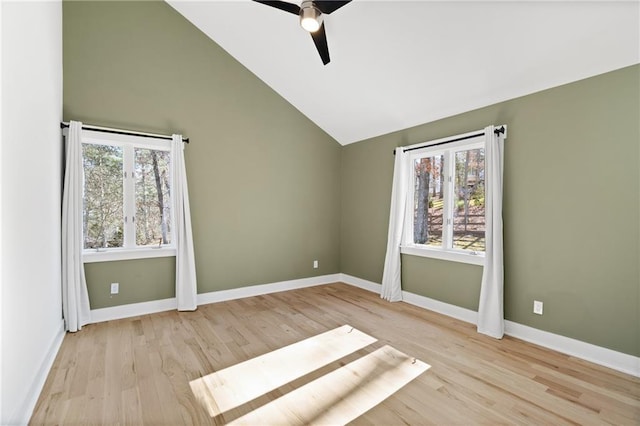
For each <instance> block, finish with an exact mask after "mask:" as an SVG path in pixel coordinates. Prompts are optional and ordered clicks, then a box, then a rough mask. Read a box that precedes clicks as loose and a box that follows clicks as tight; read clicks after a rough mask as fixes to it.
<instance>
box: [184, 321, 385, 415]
mask: <svg viewBox="0 0 640 426" xmlns="http://www.w3.org/2000/svg"><path fill="white" fill-rule="evenodd" d="M375 341H376V339H374V338H373V337H371V336H369V335H367V334H365V333H362V332H361V331H358V330H356V329H354V328H353V327H351V326H348V325H344V326H342V327H339V328H336V329H334V330H331V331H327V332H326V333H322V334H319V335H317V336H314V337H310V338H308V339H305V340H302V341H300V342H297V343H294V344H292V345H289V346H285V347H283V348H280V349H277V350H275V351H272V352H269V353H266V354H264V355H260V356H258V357H255V358H252V359H250V360H247V361H244V362H241V363H239V364H236V365H233V366H231V367H228V368H225V369H224V370H220V371H217V372H215V373H212V374H209V375H207V376H204V377H202V378H200V379H196V380H193V381H191V382H190V385H191V390H192V391H193V393H194V394H195V396H196V397H197V398H198V399H199V400H200V402H201V403H202V404H203V405H204V406H205V407H206V408H207V410H208V412H209V415H210V416H211V417H214V416H217V415H219V414H222V413H224V412H226V411H228V410H231V409H233V408H236V407H238V406H240V405H242V404H245V403H247V402H249V401H251V400H253V399H255V398H257V397H259V396H261V395H264V394H266V393H268V392H270V391H272V390H274V389H277V388H279V387H281V386H282V385H285V384H287V383H289V382H291V381H293V380H296V379H297V378H299V377H303V376H305V375H307V374H309V373H311V372H312V371H315V370H317V369H318V368H321V367H324V366H325V365H327V364H330V363H332V362H334V361H337V360H339V359H340V358H342V357H345V356H347V355H349V354H351V353H353V352H355V351H357V350H359V349H362V348H364V347H365V346H368V345H370V344H371V343H374V342H375Z"/></svg>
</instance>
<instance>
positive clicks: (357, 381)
mask: <svg viewBox="0 0 640 426" xmlns="http://www.w3.org/2000/svg"><path fill="white" fill-rule="evenodd" d="M376 341H377V340H376V339H375V338H373V337H371V336H369V335H367V334H365V333H362V332H361V331H358V330H356V329H354V328H352V327H350V326H348V325H345V326H342V327H339V328H336V329H334V330H331V331H328V332H326V333H322V334H319V335H317V336H314V337H311V338H309V339H305V340H302V341H300V342H297V343H294V344H292V345H289V346H285V347H283V348H280V349H277V350H275V351H273V352H269V353H267V354H264V355H260V356H258V357H256V358H253V359H250V360H247V361H245V362H242V363H239V364H236V365H234V366H231V367H228V368H226V369H224V370H220V371H217V372H215V373H212V374H209V375H207V376H204V377H202V378H200V379H196V380H193V381H191V382H190V385H191V389H192V391H193V393H194V394H195V396H196V398H197V399H198V400H199V401H200V403H201V404H202V405H203V406H204V407H205V408H206V409H207V410H208V412H209V415H210V416H211V417H216V416H219V415H221V414H224V413H225V412H228V411H230V410H233V409H234V408H237V407H240V406H242V405H245V404H247V403H249V402H251V401H253V400H255V399H257V398H259V397H260V396H263V395H265V394H267V393H268V392H271V391H273V390H275V389H278V388H280V387H282V386H283V385H285V384H287V383H291V382H293V381H295V380H296V379H299V378H302V377H304V376H306V375H308V374H309V373H312V372H313V371H316V370H318V369H320V368H322V367H324V366H327V365H329V364H331V363H333V362H335V361H338V360H339V359H341V358H343V357H345V356H347V355H349V354H352V353H354V352H356V351H358V350H360V349H362V348H364V347H366V346H369V345H371V344H372V343H375V342H376ZM429 368H430V366H429V365H428V364H425V363H423V362H421V361H419V360H416V359H415V358H412V357H409V356H408V355H405V354H403V353H402V352H400V351H398V350H396V349H394V348H392V347H390V346H383V347H381V348H379V349H377V350H375V351H373V352H371V353H369V354H366V355H364V356H362V357H360V358H358V359H356V360H355V361H352V362H350V363H349V364H347V365H343V366H341V367H338V368H336V369H334V370H333V371H331V372H329V373H327V374H325V375H324V376H321V377H319V378H317V379H315V380H313V381H311V382H309V383H306V384H304V385H302V386H300V387H298V388H296V389H294V390H292V391H290V392H288V393H286V394H284V395H283V396H281V397H278V398H277V399H275V400H272V401H270V402H267V403H264V404H263V405H261V406H259V407H257V408H256V409H254V410H252V411H250V412H248V413H246V414H244V415H242V416H241V417H239V418H236V419H235V420H233V422H232V424H252V425H253V424H308V423H315V424H317V423H322V424H345V423H348V422H349V421H351V420H353V419H355V418H357V417H358V416H360V415H362V414H364V413H365V412H366V411H368V410H370V409H371V408H373V407H375V406H376V405H378V404H379V403H381V402H382V401H384V400H385V399H386V398H388V397H389V396H391V395H393V394H394V393H395V392H396V391H398V390H399V389H401V388H402V387H403V386H405V385H406V384H407V383H409V382H410V381H411V380H413V379H415V378H416V377H418V376H419V375H420V374H422V373H424V372H425V371H427V370H428V369H429ZM254 403H255V401H254ZM231 417H233V416H231ZM227 420H232V419H230V418H227Z"/></svg>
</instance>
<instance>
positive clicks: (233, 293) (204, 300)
mask: <svg viewBox="0 0 640 426" xmlns="http://www.w3.org/2000/svg"><path fill="white" fill-rule="evenodd" d="M339 281H340V274H331V275H321V276H319V277H310V278H302V279H298V280H290V281H280V282H275V283H270V284H260V285H252V286H248V287H239V288H234V289H230V290H221V291H212V292H210V293H202V294H198V305H206V304H208V303H216V302H224V301H227V300H234V299H243V298H245V297H253V296H261V295H263V294H270V293H278V292H281V291H287V290H295V289H299V288H305V287H313V286H316V285H322V284H331V283H337V282H339Z"/></svg>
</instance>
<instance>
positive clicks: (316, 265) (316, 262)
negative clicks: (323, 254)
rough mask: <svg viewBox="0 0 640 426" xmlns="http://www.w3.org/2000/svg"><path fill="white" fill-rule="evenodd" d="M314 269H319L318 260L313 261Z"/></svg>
mask: <svg viewBox="0 0 640 426" xmlns="http://www.w3.org/2000/svg"><path fill="white" fill-rule="evenodd" d="M313 269H318V261H317V260H314V261H313Z"/></svg>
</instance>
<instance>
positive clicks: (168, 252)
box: [82, 247, 176, 263]
mask: <svg viewBox="0 0 640 426" xmlns="http://www.w3.org/2000/svg"><path fill="white" fill-rule="evenodd" d="M175 255H176V249H175V248H173V247H160V248H136V249H105V250H104V251H97V250H85V251H83V252H82V262H83V263H95V262H113V261H116V260H134V259H151V258H154V257H171V256H175Z"/></svg>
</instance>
